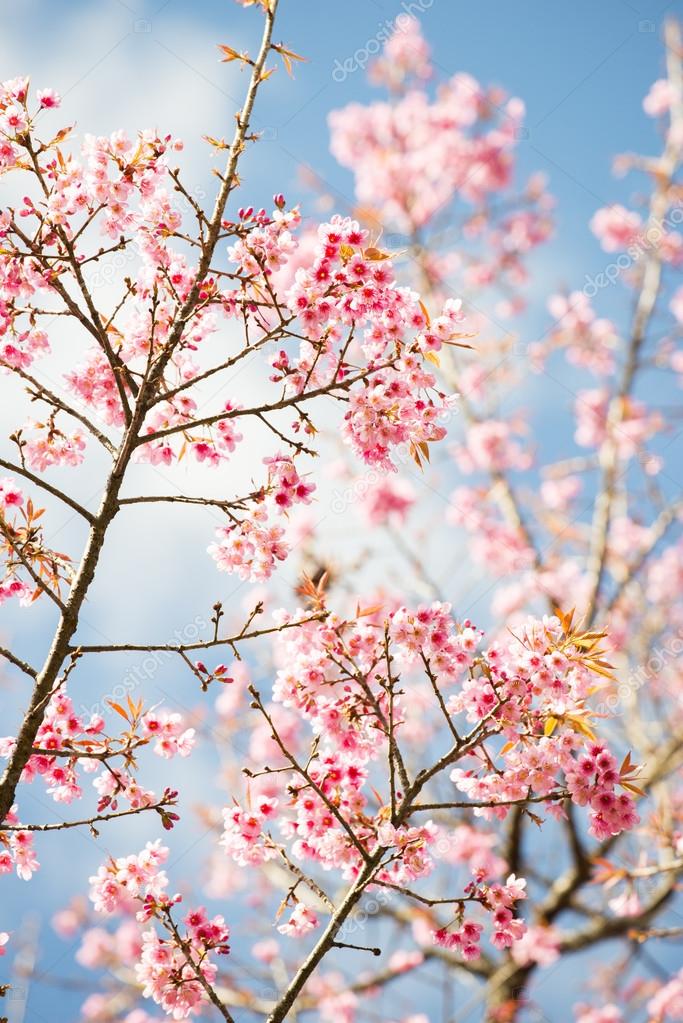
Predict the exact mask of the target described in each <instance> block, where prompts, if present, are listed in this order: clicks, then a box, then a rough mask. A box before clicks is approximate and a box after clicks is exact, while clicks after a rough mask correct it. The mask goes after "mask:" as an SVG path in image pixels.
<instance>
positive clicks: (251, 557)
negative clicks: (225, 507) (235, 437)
mask: <svg viewBox="0 0 683 1023" xmlns="http://www.w3.org/2000/svg"><path fill="white" fill-rule="evenodd" d="M264 462H265V464H266V465H267V467H268V479H267V482H266V484H265V486H264V487H263V489H262V490H260V491H258V492H257V493H255V494H254V495H252V496H251V497H250V498H249V499H248V502H247V514H246V515H245V516H244V517H243V518H241V519H239V518H237V517H236V516H233V515H231V516H230V518H231V522H230V524H229V525H227V526H220V527H219V528H218V529H217V530H216V539H217V542H216V543H213V544H211V546H210V547H209V554H210V555H211V557H212V558H213V559H214V561H215V562H216V564H217V566H218V568H219V569H220V570H221V571H222V572H235V573H237V575H239V577H240V578H241V579H250V580H252V581H254V580H263V579H268V578H269V577H270V575H271V574H272V571H273V568H274V567H275V563H276V561H284V560H285V558H286V557H287V554H288V550H289V548H288V545H287V542H286V538H285V529H284V528H283V527H282V526H280V525H278V524H277V520H276V521H275V522H273V516H277V518H279V519H281V518H282V517H283V516H286V514H287V512H288V511H289V509H291V508H293V507H294V506H295V505H298V504H309V503H310V501H311V494H312V493H313V491H314V490H315V484H313V483H310V482H308V481H306V480H305V479H304V478H303V477H301V476H300V475H299V472H298V470H297V468H296V466H295V464H294V461H293V459H292V458H291V457H289V456H288V455H282V454H278V455H275V456H274V457H269V458H265V459H264Z"/></svg>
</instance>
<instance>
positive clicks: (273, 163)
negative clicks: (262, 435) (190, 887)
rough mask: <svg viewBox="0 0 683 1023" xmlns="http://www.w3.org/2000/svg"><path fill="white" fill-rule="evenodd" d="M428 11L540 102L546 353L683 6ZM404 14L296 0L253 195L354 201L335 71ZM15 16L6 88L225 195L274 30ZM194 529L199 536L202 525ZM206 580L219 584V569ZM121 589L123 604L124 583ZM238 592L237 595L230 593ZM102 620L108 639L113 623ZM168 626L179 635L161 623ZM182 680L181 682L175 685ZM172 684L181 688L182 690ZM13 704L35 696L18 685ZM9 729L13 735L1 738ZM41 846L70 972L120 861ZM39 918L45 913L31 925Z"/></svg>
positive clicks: (268, 94) (34, 2) (38, 885)
mask: <svg viewBox="0 0 683 1023" xmlns="http://www.w3.org/2000/svg"><path fill="white" fill-rule="evenodd" d="M421 6H422V9H423V13H422V15H421V21H422V24H423V29H424V33H425V35H426V36H427V38H428V40H429V41H430V43H431V45H432V47H433V52H434V60H435V63H436V65H437V68H438V72H439V75H440V76H443V77H446V76H448V75H450V74H451V73H454V72H456V71H468V72H469V73H471V74H473V75H474V76H475V77H477V78H478V79H479V80H480V81H482V82H483V83H496V84H499V85H501V86H503V87H504V88H506V89H507V90H508V92H510V93H511V94H513V95H517V96H520V97H521V98H522V99H523V100H524V101H525V103H526V106H527V132H528V137H526V138H524V139H522V140H520V145H519V149H518V161H519V172H520V177H521V178H522V179H523V178H525V177H526V176H528V174H530V173H532V172H533V171H535V170H542V171H544V172H545V173H546V174H547V175H548V177H549V180H550V189H551V191H552V192H553V194H554V195H555V196H556V197H557V200H558V207H557V214H556V216H557V231H556V236H555V238H554V239H553V241H552V242H551V243H550V244H549V245H548V246H547V247H546V248H545V250H544V254H543V256H542V258H540V259H539V260H538V261H537V263H536V268H537V279H536V280H535V283H534V285H533V292H534V296H536V295H538V300H537V301H534V302H533V303H532V308H531V311H530V313H529V315H528V317H527V319H526V320H525V321H524V323H523V325H522V327H523V331H524V332H525V333H526V336H527V339H528V340H531V339H533V337H534V336H537V335H538V333H539V332H540V331H542V330H543V329H544V326H547V325H548V323H549V320H548V317H547V314H546V313H545V311H544V296H545V295H547V294H549V293H550V292H552V291H553V290H557V289H558V288H561V287H563V286H565V287H568V288H574V287H580V286H581V285H582V283H583V281H584V278H585V276H586V275H591V274H595V273H597V272H599V271H600V270H601V269H603V267H604V265H605V263H606V261H607V260H606V258H605V255H604V253H602V251H601V250H600V248H599V246H598V244H597V242H596V241H595V239H594V238H593V236H592V235H591V233H590V231H589V229H588V220H589V219H590V217H591V216H592V214H593V212H594V211H595V209H596V208H597V207H599V206H602V205H604V204H606V203H608V202H614V201H621V202H625V203H628V201H629V200H630V198H631V197H632V196H633V195H634V192H635V193H637V190H638V188H639V187H642V183H640V182H638V181H637V179H634V178H633V177H631V178H628V179H626V180H625V181H615V180H614V179H613V177H612V175H611V161H612V157H613V156H614V154H616V153H620V152H624V151H634V150H635V151H639V152H645V153H654V152H656V150H657V146H658V142H659V140H658V137H657V129H656V126H655V124H654V123H653V122H652V121H651V120H650V119H649V118H647V117H646V116H645V115H644V114H643V112H642V108H641V102H642V98H643V96H644V95H645V93H646V92H647V89H648V87H649V85H650V83H651V82H652V81H653V80H654V79H655V78H656V77H658V76H659V75H660V74H661V72H662V65H663V52H662V46H661V28H662V22H663V19H664V18H665V17H666V16H667V15H669V14H675V13H678V14H679V15H680V14H681V13H683V9H682V6H681V4H680V3H679V4H676V3H669V4H666V5H663V4H661V3H658V2H655V0H638V2H637V3H634V2H631V0H600V3H596V2H595V0H574V2H573V3H570V4H560V3H548V2H547V0H517V2H514V3H513V2H509V0H508V2H503V0H498V2H492V0H477V2H475V3H473V2H469V3H466V2H464V0H433V2H431V3H429V0H423V2H422V4H421ZM404 9H405V8H404V6H403V5H401V4H399V3H396V2H394V0H391V2H389V0H344V2H338V3H335V2H331V0H281V17H280V20H279V28H278V29H277V31H276V38H277V39H278V41H279V40H280V39H281V40H282V41H284V42H286V43H287V44H288V45H289V46H291V48H292V49H294V50H295V51H296V52H298V53H300V54H302V55H304V56H305V57H306V58H307V63H306V64H303V65H298V66H297V68H296V78H295V80H294V81H291V80H290V79H289V78H287V77H286V75H285V74H284V72H283V71H282V69H279V70H278V72H277V74H276V76H275V77H274V78H272V79H271V80H270V82H269V83H268V85H267V87H266V89H265V90H264V93H263V97H262V99H260V100H259V104H258V107H257V111H256V115H255V124H256V127H257V128H258V129H260V130H261V131H263V134H264V138H263V141H262V142H261V143H260V148H259V149H258V150H257V152H256V153H255V154H253V155H250V157H249V159H248V160H247V161H246V164H245V170H244V175H243V178H244V183H245V192H244V193H243V196H244V197H246V195H248V196H249V198H250V199H252V200H253V202H254V203H255V204H257V205H258V204H261V203H264V204H266V203H267V202H268V201H269V198H270V196H271V195H272V193H273V192H274V191H284V192H285V193H286V194H287V196H288V198H290V199H297V198H301V199H302V201H303V202H304V203H306V202H307V201H309V202H310V201H311V197H310V196H308V195H307V193H306V192H305V190H304V189H303V188H302V187H301V185H300V183H299V177H298V174H299V168H300V166H301V165H302V164H305V165H308V166H309V167H311V168H312V169H313V170H315V171H316V173H317V174H318V175H319V176H320V177H321V178H322V179H323V181H324V182H325V183H326V186H327V187H328V189H329V190H330V192H331V193H332V194H333V195H336V196H338V198H339V201H340V204H346V203H347V202H349V201H351V200H352V182H351V175H350V174H349V172H348V171H346V170H343V169H341V168H339V167H338V166H336V164H335V162H334V160H333V159H332V157H331V156H330V155H329V152H328V132H327V124H326V118H327V114H328V112H329V111H330V110H331V109H334V108H337V107H341V106H344V105H345V104H347V103H349V102H351V101H367V100H368V99H370V98H372V96H373V95H375V94H376V90H374V89H371V88H370V87H369V86H368V85H367V82H366V79H365V76H364V73H363V71H362V69H359V70H356V71H353V72H351V73H349V74H347V75H346V76H345V77H344V76H341V75H340V74H339V73H338V72H337V73H336V74H335V70H336V69H338V68H339V67H340V66H341V67H344V66H347V67H348V66H350V64H349V63H348V62H349V61H351V62H353V63H356V64H357V63H359V62H361V63H362V62H363V60H364V55H365V54H366V53H367V51H368V50H372V49H373V47H374V42H373V41H374V40H376V39H377V38H378V36H379V35H380V34H381V33H383V32H384V31H385V29H386V25H387V22H388V21H389V20H391V19H393V18H395V17H396V15H398V14H400V13H402V11H403V10H404ZM0 17H1V19H2V20H1V21H0V27H1V29H2V31H1V32H0V76H1V77H3V78H5V77H10V76H12V75H15V74H19V73H26V72H30V73H31V74H32V76H33V78H34V81H35V84H36V85H38V86H46V85H52V86H54V87H56V88H57V89H58V90H59V91H60V92H62V94H63V95H64V108H63V110H64V115H65V119H66V120H72V119H73V118H74V117H75V118H76V119H77V122H78V130H79V131H91V132H95V133H103V132H106V131H111V130H113V129H114V128H117V127H126V128H127V129H128V130H129V131H134V130H135V129H136V128H138V127H147V126H150V125H151V126H158V127H159V128H162V129H164V128H168V130H170V131H173V132H175V133H178V134H180V135H181V136H182V137H183V138H184V139H185V140H186V142H187V145H188V152H187V153H186V155H185V156H184V162H185V166H186V168H187V174H188V177H187V178H186V180H187V181H189V183H190V185H191V187H193V188H194V189H195V190H196V191H197V192H198V193H202V192H203V193H206V194H209V192H210V190H211V188H212V179H211V176H210V173H209V167H210V161H209V155H208V149H207V147H205V146H203V145H202V144H200V145H199V146H196V145H195V144H194V143H195V142H196V140H197V138H198V137H199V135H201V134H203V133H210V134H212V135H215V136H220V135H229V133H230V132H231V128H232V116H233V112H234V110H235V108H236V106H237V103H238V102H239V101H240V98H241V95H242V91H243V88H244V84H245V80H244V78H243V77H241V76H240V74H239V72H238V71H237V70H236V69H235V68H232V67H227V66H225V65H222V64H220V63H218V59H217V51H216V49H215V44H216V43H218V42H223V43H229V44H230V45H232V46H234V47H235V48H237V49H242V48H243V47H251V49H252V50H253V49H254V48H255V46H256V35H257V32H258V29H259V26H260V19H259V15H258V12H257V11H254V10H247V11H243V10H242V9H241V8H240V7H238V6H237V5H236V4H234V3H232V2H231V0H221V2H214V0H194V2H192V3H190V2H181V0H166V2H161V0H156V2H152V0H149V2H137V3H136V2H134V0H126V2H124V0H97V2H95V0H90V2H85V0H83V2H78V0H60V2H59V3H55V2H54V0H23V2H22V3H21V5H17V4H16V3H12V4H10V3H9V0H0ZM342 77H343V80H339V79H340V78H342ZM259 154H260V155H259ZM241 201H244V200H243V199H242V200H241ZM627 310H628V304H627V303H626V302H624V293H623V291H621V290H620V289H619V288H618V287H613V288H610V289H606V292H605V294H604V295H603V296H602V297H601V305H600V311H601V313H603V314H605V315H613V316H614V317H615V318H616V319H618V320H619V319H621V320H622V321H623V317H624V314H625V312H627ZM546 391H547V388H546ZM539 397H543V396H542V395H540V392H539ZM544 400H546V401H547V402H550V401H552V400H553V398H552V395H550V396H549V395H548V393H546V395H545V398H544ZM182 529H183V530H185V534H184V535H186V536H189V535H190V529H191V526H190V524H189V521H188V522H186V523H185V524H183V526H182ZM206 571H207V575H208V572H209V571H212V568H211V566H207V569H206ZM202 572H203V569H202ZM201 578H204V576H201ZM185 581H186V580H185V577H184V569H183V566H182V565H179V566H176V567H175V568H174V567H172V566H171V567H168V568H167V569H165V574H164V577H163V582H161V583H158V584H157V589H156V590H154V591H153V593H152V597H151V600H152V603H154V601H155V600H157V599H158V601H159V605H161V602H162V600H163V598H164V596H165V593H166V592H167V591H168V589H169V587H170V588H172V592H175V593H176V594H177V600H178V607H179V611H178V614H179V619H178V620H180V621H189V620H191V619H192V618H193V617H194V615H195V614H196V613H197V610H198V608H197V604H196V599H195V598H196V589H197V588H198V586H199V583H198V582H197V579H195V580H194V582H195V586H194V589H192V588H190V589H189V590H188V588H187V587H186V586H185ZM119 582H120V584H121V585H120V589H119V593H120V592H123V591H124V580H123V579H120V580H119ZM115 589H116V586H115V585H114V586H113V588H112V590H111V592H114V590H115ZM224 589H225V594H226V596H229V595H230V591H229V589H228V587H225V588H224ZM138 599H139V598H138V596H137V595H136V594H131V596H130V601H131V604H130V607H128V608H127V607H126V600H121V599H120V598H119V600H118V601H116V602H115V603H113V604H112V605H111V606H110V609H109V612H108V617H107V622H108V623H109V624H108V626H107V628H111V631H112V634H116V637H117V638H121V636H122V635H123V634H125V633H126V632H127V631H128V632H129V631H130V629H129V628H128V627H129V626H132V623H133V616H134V611H132V610H131V609H130V608H133V609H134V608H136V607H137V606H138V604H137V601H138ZM149 599H150V598H149V597H146V598H143V601H144V600H149ZM240 599H241V598H240ZM150 613H152V612H150ZM3 615H4V618H3V617H2V616H3ZM33 615H34V617H33V619H32V620H31V621H30V622H28V621H27V620H26V619H24V620H22V622H21V623H20V622H19V620H18V618H17V617H16V616H15V615H14V614H12V615H11V616H10V613H9V612H5V610H4V609H3V610H2V611H0V627H1V628H2V631H3V633H5V634H7V633H9V632H12V631H13V630H15V629H16V630H19V632H20V634H21V640H22V643H23V644H24V646H25V647H26V648H27V649H28V647H30V646H31V644H32V643H33V642H34V640H35V638H36V637H37V636H41V637H42V633H43V628H44V627H46V626H47V624H48V619H49V617H50V616H49V613H47V612H46V611H45V610H42V609H38V608H37V609H35V611H34V612H33ZM97 624H98V625H99V627H100V628H102V625H101V620H100V619H98V620H97ZM157 625H159V626H160V627H161V628H162V629H163V628H164V624H163V622H161V621H160V620H159V619H158V617H157ZM94 631H95V632H96V630H94ZM162 635H166V633H163V632H162ZM121 670H122V669H111V672H110V674H109V675H105V676H104V679H102V678H99V677H98V679H97V685H96V688H97V689H98V691H99V690H100V689H101V687H102V685H104V684H107V683H109V682H112V681H115V680H116V678H117V677H120V673H121ZM117 671H118V672H119V674H118V675H117ZM176 682H177V683H178V685H180V684H181V683H180V681H179V679H174V678H172V679H171V683H173V684H174V685H175V683H176ZM163 688H168V685H167V681H166V680H165V681H164V683H163ZM174 693H175V697H176V699H178V700H181V701H182V699H184V698H185V696H184V695H183V693H184V690H182V689H174ZM188 693H189V690H188ZM13 696H14V697H15V698H19V699H20V698H21V694H20V693H19V692H18V690H17V689H16V688H15V690H14V693H13ZM187 699H188V700H189V699H190V697H189V695H188V696H187ZM4 731H5V728H4V727H2V726H0V733H3V732H4ZM199 782H200V780H198V783H199ZM36 795H38V793H36ZM26 805H27V807H30V809H31V812H32V814H33V815H35V817H36V818H37V816H38V815H39V814H40V812H41V804H40V802H36V803H35V804H34V803H32V802H30V801H29V800H28V799H27V803H26ZM42 809H45V808H44V807H42ZM193 827H194V825H189V824H188V825H187V828H186V830H185V832H183V833H181V840H182V841H181V845H182V844H184V848H186V849H187V853H186V854H183V855H184V859H183V867H184V868H186V867H187V865H188V864H190V865H193V864H196V865H198V864H199V863H200V862H201V858H202V856H204V855H205V854H206V852H207V848H208V847H207V845H206V843H205V842H204V844H203V845H202V842H203V839H204V837H205V836H203V835H200V834H198V833H197V834H194V833H193V831H192V828H193ZM141 833H142V834H144V830H143V832H140V831H139V830H138V836H137V837H136V836H135V827H134V826H133V827H131V829H130V830H128V832H127V837H128V838H129V839H130V841H131V843H132V844H131V845H130V848H135V847H136V845H135V843H136V842H137V841H138V838H139V834H141ZM105 844H106V842H105ZM40 848H41V852H42V859H43V860H44V862H45V864H46V867H45V869H44V871H43V872H41V874H39V875H37V877H36V879H35V880H34V882H32V885H31V887H30V888H28V887H27V886H24V885H21V884H20V883H18V882H17V883H14V882H8V881H7V880H6V879H3V900H2V902H1V903H0V905H1V906H2V917H0V925H3V924H5V918H6V917H7V918H9V919H11V920H14V919H23V920H24V921H26V920H28V919H29V918H34V919H36V920H37V921H38V925H39V927H40V929H41V931H40V933H41V937H40V941H41V949H42V953H41V954H42V961H43V962H44V963H45V964H46V966H48V967H49V968H50V969H52V968H54V969H55V970H59V969H62V968H64V965H65V964H68V958H67V959H64V960H62V959H61V957H62V956H63V955H64V951H65V949H64V946H62V945H61V944H59V943H57V942H55V941H54V939H53V938H51V937H50V933H49V927H48V926H47V921H48V920H49V917H50V915H51V913H52V912H53V911H54V909H56V908H57V907H58V906H60V905H62V904H63V902H64V900H65V897H66V896H67V895H68V894H69V890H70V885H71V881H72V878H71V870H70V868H71V865H72V864H74V863H77V864H79V868H80V871H81V874H82V873H84V872H85V871H87V872H88V873H89V872H90V868H92V867H94V866H96V864H97V863H98V862H99V861H100V860H101V859H102V847H100V845H98V844H97V843H95V844H94V846H93V843H92V840H90V839H89V838H88V837H87V836H79V835H76V834H71V835H69V836H68V837H66V838H65V839H63V840H62V841H60V849H61V855H60V862H59V863H52V864H49V862H48V861H49V849H48V847H47V843H41V844H40ZM107 848H108V847H107ZM60 881H61V882H62V883H60ZM5 898H6V899H7V901H5ZM29 904H30V905H31V906H32V907H37V906H39V907H40V909H39V910H36V909H35V908H34V909H31V911H30V912H29V911H28V905H29ZM69 969H70V968H69ZM59 998H60V1005H61V1006H62V1007H63V1012H64V1015H61V1010H60V1015H59V1016H55V1015H54V1011H53V1010H54V994H53V993H52V992H51V991H50V990H49V989H48V988H47V987H43V986H41V985H36V986H34V987H33V988H32V990H31V994H30V1000H29V1002H28V1005H25V1004H24V1002H23V1000H21V999H20V1000H16V1001H15V1002H14V1003H10V1021H11V1023H43V1021H44V1020H48V1019H49V1020H51V1021H53V1020H54V1021H56V1023H62V1021H64V1023H66V1020H67V1019H70V1018H72V1017H71V1015H70V1014H71V1013H72V1007H73V1005H74V1004H75V1003H77V1001H78V998H77V997H76V996H71V995H67V994H66V993H64V994H60V996H59ZM562 1018H563V1019H564V1017H562Z"/></svg>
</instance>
